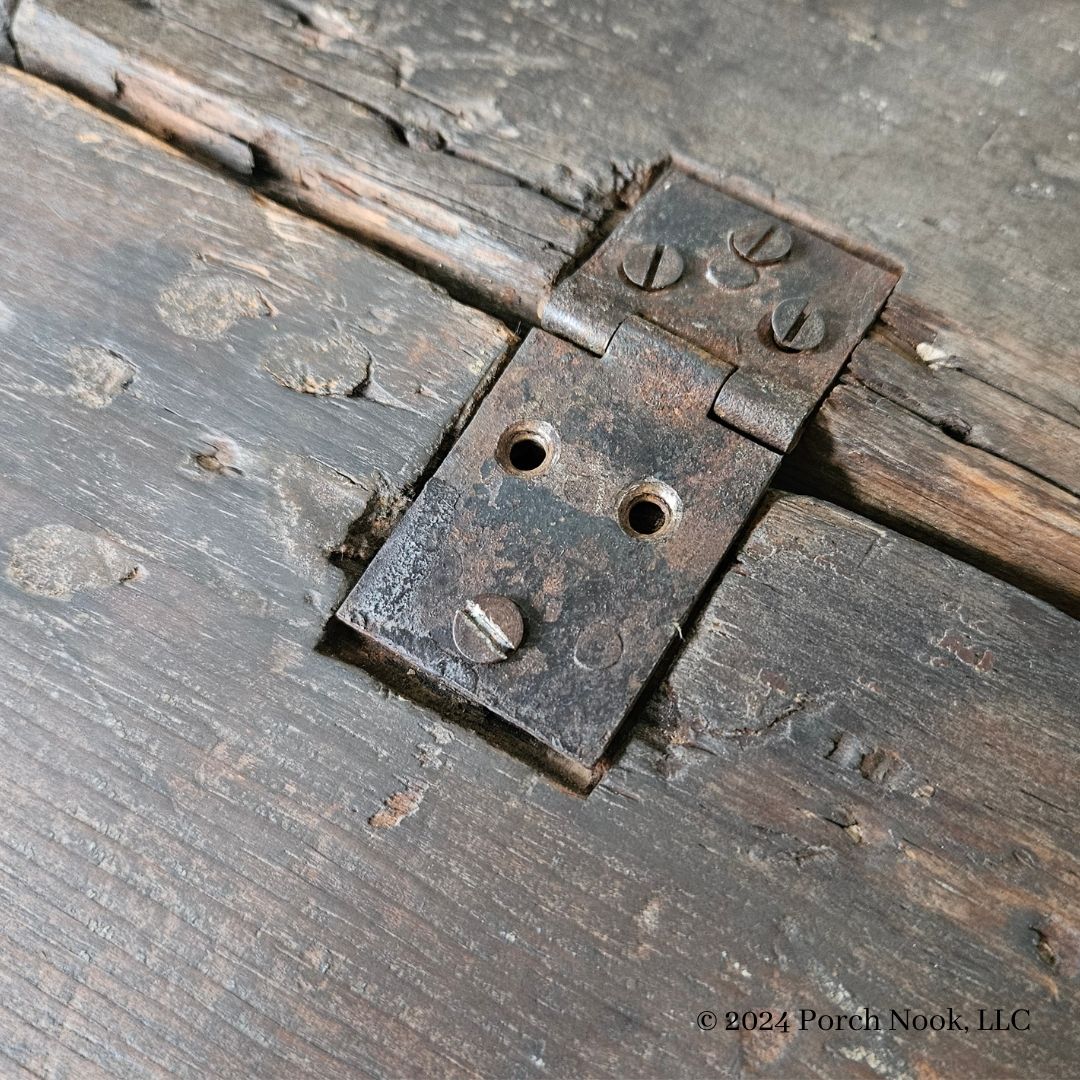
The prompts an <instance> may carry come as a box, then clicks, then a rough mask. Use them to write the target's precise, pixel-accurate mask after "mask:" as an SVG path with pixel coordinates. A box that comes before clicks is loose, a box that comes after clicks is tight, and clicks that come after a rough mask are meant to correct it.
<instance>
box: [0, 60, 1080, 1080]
mask: <svg viewBox="0 0 1080 1080" xmlns="http://www.w3.org/2000/svg"><path fill="white" fill-rule="evenodd" d="M0 105H2V107H0V125H2V131H0V135H2V140H3V143H4V145H5V146H6V147H9V148H13V151H12V152H13V154H14V157H13V158H12V159H10V160H9V159H8V157H6V156H5V157H0V184H2V189H3V191H4V192H5V195H4V199H3V200H0V220H2V222H3V229H4V235H5V246H4V253H3V256H2V258H0V299H2V302H3V306H2V307H0V316H2V319H0V395H2V399H3V408H0V454H2V457H3V460H4V461H5V467H4V469H3V470H2V474H3V475H2V476H0V505H2V506H3V507H4V513H3V514H2V515H0V742H2V752H0V799H2V802H3V808H4V809H3V813H2V814H0V910H3V912H4V917H3V918H2V919H0V1062H3V1065H2V1068H3V1069H4V1070H5V1071H10V1072H16V1073H17V1072H19V1071H20V1070H22V1071H25V1072H27V1073H29V1074H31V1075H38V1076H47V1077H70V1078H72V1080H74V1078H78V1080H82V1078H84V1077H94V1076H110V1077H165V1076H178V1077H203V1076H215V1077H222V1078H226V1080H227V1078H231V1077H238V1078H239V1077H249V1076H259V1077H265V1078H268V1080H274V1078H278V1077H280V1078H282V1080H284V1078H289V1080H294V1078H297V1077H353V1076H367V1075H372V1076H416V1075H424V1076H448V1077H449V1076H461V1075H465V1076H492V1077H506V1076H511V1077H534V1076H549V1077H560V1078H561V1077H571V1076H580V1075H588V1076H597V1077H604V1076H618V1077H643V1078H644V1077H657V1076H664V1077H669V1076H670V1077H683V1076H685V1077H699V1076H706V1075H709V1076H712V1075H715V1076H727V1075H736V1074H756V1075H764V1076H777V1077H783V1076H790V1075H792V1073H793V1072H797V1073H798V1074H799V1075H805V1076H811V1077H822V1078H825V1077H829V1078H832V1077H837V1076H851V1077H865V1076H878V1077H887V1078H894V1080H900V1078H901V1077H906V1076H910V1075H915V1076H929V1075H933V1074H938V1075H964V1074H967V1075H978V1076H995V1077H999V1076H1017V1077H1020V1076H1023V1077H1029V1076H1038V1077H1043V1078H1052V1077H1059V1076H1060V1077H1066V1076H1070V1075H1071V1074H1072V1072H1073V1071H1074V1063H1075V1060H1076V1057H1077V1054H1078V1053H1080V1031H1078V1021H1077V1017H1078V1015H1080V1014H1078V1012H1077V1009H1076V985H1077V981H1078V979H1080V945H1078V942H1080V911H1078V904H1077V900H1076V897H1077V895H1078V891H1077V888H1076V884H1077V872H1078V866H1077V854H1076V852H1077V845H1076V829H1077V821H1076V810H1075V805H1074V804H1075V799H1074V798H1073V789H1074V787H1075V778H1076V775H1077V768H1078V755H1080V739H1078V728H1077V721H1078V718H1077V714H1076V671H1077V663H1078V660H1080V624H1078V623H1077V622H1076V621H1074V620H1072V619H1070V618H1068V617H1066V616H1065V615H1063V614H1061V613H1060V612H1057V611H1055V610H1053V609H1052V608H1050V607H1048V606H1046V605H1045V604H1043V603H1041V602H1039V601H1038V600H1036V599H1033V598H1031V597H1029V596H1025V595H1023V594H1022V593H1020V592H1018V591H1016V590H1015V589H1012V588H1010V587H1008V586H1006V585H1003V584H1002V583H1000V582H998V581H995V580H993V579H992V578H990V577H988V576H986V575H985V574H983V573H981V572H979V571H977V570H975V569H973V568H971V567H966V566H963V565H961V564H959V563H958V562H957V561H956V560H954V559H952V558H950V557H948V556H946V555H944V554H941V553H939V552H935V551H932V550H930V549H928V548H927V547H925V546H923V545H921V544H919V543H916V542H914V541H911V540H908V539H905V538H903V537H900V536H898V535H896V534H894V533H891V532H889V531H888V530H887V529H885V528H882V527H879V526H875V525H872V524H869V523H867V522H866V521H864V520H862V519H860V518H858V517H856V516H855V515H853V514H851V513H848V512H846V511H842V510H839V509H836V508H832V507H829V506H827V505H825V504H822V503H820V502H817V501H815V500H812V499H806V498H798V497H791V496H786V497H781V498H779V499H777V500H776V501H775V502H774V503H773V504H772V505H771V506H770V507H769V508H768V509H767V511H766V512H765V513H764V515H763V516H762V517H761V518H760V520H759V521H758V523H757V524H756V526H755V528H754V529H753V530H752V532H751V533H750V534H749V536H748V537H747V539H746V541H745V543H744V544H743V546H742V549H741V553H740V555H739V556H738V559H737V560H736V562H735V563H734V564H733V565H732V566H731V567H730V568H729V569H728V571H727V573H726V574H725V575H724V576H723V579H722V581H721V583H720V585H719V586H718V588H717V591H716V593H715V595H714V596H713V597H712V598H711V600H710V602H709V604H708V605H707V607H706V609H705V611H704V613H703V616H702V618H701V621H700V624H699V625H698V627H697V628H696V630H695V632H694V633H692V634H689V633H688V638H689V640H688V642H687V647H686V650H685V652H684V654H683V655H682V656H681V657H680V659H679V661H678V663H677V664H676V666H675V667H674V669H673V670H672V671H671V672H670V674H669V676H668V679H667V681H666V685H665V686H664V687H663V688H662V691H661V694H660V696H659V697H658V698H657V700H656V701H655V702H654V703H653V705H652V708H651V712H650V716H649V717H648V722H647V723H644V724H643V725H642V727H641V728H640V730H639V731H638V733H637V735H638V737H636V738H634V739H632V740H631V741H630V743H629V745H628V746H627V748H626V751H625V753H624V754H623V756H622V758H621V760H620V761H619V762H618V763H617V765H616V766H615V767H614V768H613V769H612V770H611V771H610V772H609V773H608V774H607V776H606V777H605V778H604V780H603V781H602V782H601V784H600V785H599V786H598V787H597V788H596V789H595V790H594V791H593V793H592V794H591V795H590V796H589V797H588V798H587V799H580V798H575V797H572V796H570V795H569V794H567V793H566V792H565V791H563V790H561V789H559V788H557V787H555V786H553V785H552V784H550V783H548V782H547V781H545V780H543V779H542V778H541V777H540V776H539V775H538V774H537V773H536V772H534V771H533V770H532V769H531V768H530V767H529V766H528V765H526V764H524V763H523V762H521V761H519V760H517V759H515V758H513V757H510V756H508V755H507V754H505V753H504V752H503V751H501V750H499V749H498V748H497V747H495V746H493V745H492V744H491V743H489V742H487V741H484V740H483V739H481V738H480V737H479V736H478V735H476V734H475V733H473V732H471V731H469V730H467V729H464V728H462V727H459V726H456V725H453V724H451V723H447V722H445V721H444V720H442V719H440V717H439V716H437V715H436V714H434V713H432V712H430V711H428V710H425V709H422V708H420V707H419V706H417V705H415V704H412V703H410V702H409V701H406V700H404V699H402V698H399V697H397V696H396V695H393V694H391V693H388V692H387V691H386V690H385V688H384V687H383V686H382V685H381V684H380V683H378V682H377V681H376V680H375V679H374V678H372V677H371V676H369V675H367V674H365V673H364V672H363V671H361V670H358V669H356V668H354V667H352V666H350V665H348V664H346V663H344V662H342V661H341V660H339V659H336V658H335V657H334V656H332V655H330V654H328V653H327V652H326V651H325V650H322V651H320V649H318V648H317V647H316V646H317V643H318V642H319V640H320V638H321V636H322V633H323V628H324V626H325V622H326V618H327V613H328V610H329V609H330V607H331V606H332V604H333V599H334V597H335V596H336V595H339V594H340V591H341V588H342V586H343V585H344V577H345V575H344V574H343V573H342V571H341V570H340V569H338V568H336V567H335V566H334V565H332V564H331V563H330V562H328V561H327V553H328V552H332V549H333V548H334V547H335V546H336V545H337V544H338V542H339V540H340V538H341V537H342V535H343V533H344V531H345V529H346V527H347V526H348V523H349V522H350V521H352V520H353V518H354V517H356V515H358V514H360V515H361V523H360V527H359V528H358V529H357V530H355V531H354V532H353V533H352V537H351V539H352V543H353V545H354V548H355V552H356V554H357V556H358V557H362V556H363V548H364V544H365V542H368V541H374V540H377V535H378V532H379V531H380V527H381V526H380V524H379V519H380V515H387V514H391V513H392V508H393V504H394V502H395V501H396V500H398V499H399V498H400V497H401V495H402V493H404V492H407V490H408V487H409V485H410V484H412V483H414V482H415V480H416V477H417V476H418V475H420V474H421V473H422V471H423V468H424V466H425V464H426V461H427V459H428V457H429V456H430V455H431V454H432V453H434V452H436V450H437V448H438V446H439V444H440V443H441V442H442V440H443V438H444V436H445V433H446V432H447V431H448V430H452V428H453V426H454V424H455V423H457V422H458V418H459V417H460V415H461V412H462V409H465V408H467V407H468V406H467V400H468V397H469V395H470V394H471V392H472V389H473V388H474V386H475V385H476V382H477V380H478V379H480V378H481V372H482V371H484V370H486V369H489V368H490V367H491V366H492V365H497V364H498V363H499V362H500V360H501V358H502V357H503V356H504V355H505V352H506V349H507V348H508V346H509V344H510V338H509V336H508V335H507V334H506V332H505V330H504V329H502V328H501V326H500V325H499V324H497V323H495V322H494V321H493V320H491V319H489V318H488V317H486V316H483V315H480V314H478V313H476V312H472V311H468V310H466V309H463V308H461V307H460V306H459V305H457V304H455V303H454V302H453V301H451V300H449V299H448V298H447V297H446V296H445V294H443V293H441V292H440V291H439V290H437V289H435V288H433V287H431V286H429V285H427V284H425V283H423V282H421V281H419V280H417V279H415V278H412V277H411V276H410V275H409V274H408V273H406V272H404V271H402V270H401V269H399V268H396V267H394V266H393V265H391V264H389V263H387V262H385V261H384V260H382V259H380V258H379V257H378V256H375V255H372V254H371V253H369V252H366V251H364V250H363V249H361V248H359V247H357V246H356V245H354V244H351V243H349V242H348V241H346V240H345V239H343V238H341V237H338V236H336V235H334V234H332V233H330V232H328V231H327V230H325V229H324V228H322V227H320V226H318V225H316V224H314V223H311V222H308V221H304V220H300V219H298V218H296V217H294V216H293V215H291V214H289V213H287V212H285V211H282V210H281V209H280V208H277V207H274V206H268V205H267V204H265V203H261V202H259V201H256V200H253V199H252V198H251V196H250V195H249V194H248V193H247V192H244V191H243V190H241V189H239V188H237V187H236V186H234V185H231V184H229V183H228V182H227V181H226V180H224V179H223V178H222V177H220V176H216V175H214V174H212V173H210V172H208V171H206V170H204V169H202V168H200V167H198V166H196V165H195V164H193V163H191V162H189V161H187V160H185V159H183V158H181V157H179V156H177V155H175V154H171V153H169V152H167V151H166V150H165V149H164V148H163V147H162V146H161V145H160V144H157V143H155V142H154V141H152V140H150V139H148V138H145V137H141V136H139V135H137V134H136V133H134V132H132V131H131V130H130V129H126V128H124V127H122V126H120V125H118V124H116V123H114V122H112V121H110V120H107V119H105V118H103V117H101V116H100V114H96V113H94V112H93V111H92V110H89V109H86V108H85V107H82V106H79V105H77V104H75V103H73V102H72V101H71V99H69V98H68V97H66V95H64V94H62V93H59V92H58V91H55V90H50V89H47V88H44V87H42V86H41V85H40V84H38V83H36V82H35V81H34V80H30V79H27V78H25V77H20V76H16V75H11V74H5V75H3V76H2V77H0ZM28 130H32V131H33V132H34V138H33V139H32V140H30V139H26V138H14V137H13V135H14V133H16V132H18V133H25V132H26V131H28ZM193 276H194V280H192V278H193ZM222 278H224V281H223V280H221V279H222ZM208 282H212V283H213V284H207V283H208ZM178 283H182V284H178ZM223 322H224V323H225V324H226V325H222V323H223ZM346 331H348V333H349V334H350V337H349V338H348V343H349V344H350V348H348V349H344V350H343V349H342V347H341V346H342V341H341V339H339V338H335V337H334V336H335V335H340V334H343V333H345V332H346ZM327 336H329V337H331V338H334V340H335V342H336V344H335V345H334V347H333V348H330V347H328V348H326V349H322V348H319V347H316V345H317V343H320V342H325V341H326V339H327ZM283 339H284V340H286V341H287V346H288V347H286V348H282V349H277V348H274V344H275V342H278V341H280V340H283ZM355 339H359V340H360V342H361V343H362V344H363V346H364V349H365V350H367V352H369V353H370V354H371V355H372V357H373V359H374V366H373V367H372V368H369V365H368V363H367V361H366V359H364V360H363V364H362V365H361V367H362V372H361V375H360V376H359V378H358V381H357V383H356V384H353V383H352V382H351V380H352V379H353V378H356V377H357V376H356V370H357V368H356V367H355V366H354V362H355V360H356V353H355V351H354V350H353V348H352V346H353V345H355ZM360 356H361V357H362V358H363V357H364V356H366V353H364V352H361V353H360ZM328 358H329V359H328ZM331 360H332V361H333V362H330V361H331ZM301 361H302V363H301ZM297 363H300V366H299V367H297V366H296V364H297ZM417 385H422V386H425V387H428V388H429V390H431V391H432V393H431V394H428V393H414V394H412V395H411V396H410V390H415V388H416V386H417ZM349 387H351V389H352V391H353V392H352V393H350V394H346V395H343V394H341V393H340V389H341V388H349ZM313 390H321V391H323V392H320V393H313V392H312V391H313ZM417 399H419V400H417ZM403 401H406V402H409V403H410V405H411V406H412V407H411V408H409V409H402V408H400V407H399V406H400V404H401V403H402V402H403ZM906 415H910V414H906ZM920 422H922V421H920ZM943 437H944V436H943ZM972 452H973V453H974V452H975V451H974V450H972ZM979 453H984V452H983V451H979ZM379 477H384V478H385V480H379V479H378V478H379ZM352 478H356V479H357V480H359V481H360V482H359V483H354V481H353V479H352ZM380 491H381V492H382V493H383V494H382V495H379V494H377V492H380ZM372 506H374V507H375V510H378V511H379V513H375V512H374V511H371V508H372ZM369 511H370V512H369ZM365 514H367V516H366V517H365V516H364V515H365ZM373 519H374V520H373ZM372 531H373V532H374V534H375V535H374V536H372V535H371V533H372ZM862 1004H866V1005H869V1006H870V1007H871V1008H876V1009H881V1010H886V1011H887V1010H888V1009H890V1008H893V1007H896V1008H900V1009H903V1008H905V1007H910V1008H912V1009H931V1008H933V1009H944V1008H947V1007H948V1006H950V1005H952V1006H953V1007H955V1008H958V1009H960V1010H961V1011H962V1012H964V1011H967V1012H970V1011H971V1010H972V1009H973V1008H976V1007H978V1006H980V1005H985V1006H987V1007H991V1008H992V1007H997V1006H998V1005H1000V1006H1002V1007H1004V1008H1009V1009H1011V1008H1017V1007H1021V1008H1030V1009H1031V1010H1032V1021H1033V1030H1032V1032H1031V1033H1030V1034H1028V1035H1022V1034H1020V1033H1009V1034H1007V1035H999V1036H989V1035H987V1036H985V1037H980V1036H977V1035H975V1034H973V1033H970V1032H969V1033H966V1034H964V1033H961V1034H953V1035H949V1036H945V1035H940V1036H936V1037H933V1038H930V1037H927V1036H925V1035H919V1036H914V1035H909V1036H907V1037H904V1036H901V1035H896V1034H895V1033H894V1034H888V1033H886V1034H882V1035H880V1036H878V1035H874V1036H863V1035H860V1034H858V1033H842V1034H837V1033H833V1034H823V1033H820V1032H817V1031H807V1032H802V1033H793V1034H791V1035H789V1036H788V1037H787V1038H784V1037H777V1038H775V1039H770V1038H766V1037H765V1036H764V1035H763V1034H757V1035H747V1036H738V1035H733V1034H731V1033H727V1032H724V1031H720V1030H718V1031H714V1032H711V1033H706V1032H702V1031H699V1030H698V1029H697V1028H696V1026H695V1023H694V1018H695V1016H696V1015H697V1014H698V1013H699V1012H701V1011H702V1010H704V1009H710V1008H712V1009H716V1010H717V1011H719V1012H722V1011H724V1010H725V1009H727V1008H738V1009H741V1008H751V1007H752V1008H789V1009H797V1008H814V1009H816V1010H818V1011H819V1012H825V1011H836V1010H846V1009H848V1008H853V1007H855V1006H858V1005H862Z"/></svg>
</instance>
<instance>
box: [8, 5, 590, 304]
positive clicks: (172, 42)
mask: <svg viewBox="0 0 1080 1080" xmlns="http://www.w3.org/2000/svg"><path fill="white" fill-rule="evenodd" d="M308 10H311V11H323V10H324V9H323V8H322V7H321V6H319V5H310V4H302V5H299V6H296V5H293V6H291V7H290V6H289V5H284V6H283V5H279V4H276V3H270V4H261V5H258V6H257V7H255V8H244V7H232V8H231V16H232V17H238V18H240V19H242V20H245V19H246V15H248V14H252V13H254V14H256V16H257V17H258V19H259V21H260V22H265V23H266V25H265V28H264V29H265V31H266V32H267V33H268V34H269V35H270V38H271V39H273V37H274V34H275V32H276V31H277V30H278V29H280V27H279V25H278V22H277V20H280V19H282V18H284V19H285V21H286V22H288V23H291V22H292V21H293V20H294V19H297V18H301V14H300V13H302V12H303V11H308ZM223 13H225V14H228V12H227V11H226V12H223ZM69 15H70V16H71V17H70V18H69V17H68V16H69ZM199 16H200V11H198V10H195V9H193V10H191V11H190V12H189V11H184V10H183V9H180V10H176V9H173V8H172V7H171V6H170V5H161V4H157V3H154V4H138V3H128V2H127V0H115V2H114V0H106V2H105V3H103V4H101V5H100V6H98V7H96V9H95V10H93V11H91V10H89V9H88V8H85V7H83V6H81V5H76V7H75V9H73V10H72V11H70V12H58V11H54V10H52V9H49V8H47V7H40V6H37V5H35V4H28V5H26V6H25V7H22V8H21V9H20V11H19V13H18V26H19V29H18V31H17V34H18V36H19V39H20V40H19V56H20V61H21V62H22V63H23V64H24V65H25V66H26V68H27V69H28V70H30V71H33V72H36V73H38V74H41V75H45V76H47V77H48V78H50V79H53V80H55V81H57V82H59V83H61V84H62V85H64V86H68V87H71V88H73V89H76V90H78V91H79V92H80V93H82V94H85V95H88V96H90V97H92V98H93V99H94V100H96V101H98V102H100V103H102V104H104V105H105V106H107V107H108V108H110V109H111V110H114V111H117V112H120V113H122V114H124V115H126V116H128V117H130V118H131V119H133V120H135V121H136V122H137V123H139V124H140V125H142V126H144V127H146V128H147V129H148V130H150V131H152V132H154V133H155V134H157V135H160V136H162V137H163V138H166V139H167V140H169V141H170V142H174V143H176V144H178V145H182V146H184V147H186V148H188V149H190V150H193V151H195V152H197V153H199V154H201V155H203V156H205V157H209V158H212V159H214V160H216V161H218V162H220V163H221V164H223V165H224V166H226V167H228V168H230V169H232V170H234V171H236V172H238V173H240V174H241V175H243V176H245V177H246V178H248V179H249V180H251V181H252V182H253V183H254V184H255V185H256V186H257V187H259V188H260V189H261V190H263V191H265V192H267V193H268V194H271V195H273V196H276V197H279V198H281V199H283V200H285V201H286V202H289V203H291V204H294V205H296V206H298V207H301V208H302V209H304V210H305V211H307V212H309V213H311V214H314V215H315V216H317V217H320V218H322V219H324V220H326V221H329V222H331V223H332V224H334V225H337V226H339V227H341V228H343V229H345V230H347V231H350V232H352V233H354V234H356V235H359V236H361V237H363V238H364V239H365V240H367V241H369V242H371V243H374V244H376V245H378V246H381V247H385V248H388V249H390V250H392V251H393V252H394V253H395V255H397V256H398V257H399V258H402V259H404V260H405V261H407V262H411V263H420V264H422V265H424V266H425V267H426V268H428V273H429V276H434V277H436V278H437V279H438V280H440V281H442V282H444V283H446V284H449V285H451V286H453V287H454V288H455V289H456V290H458V291H464V292H466V293H467V294H470V295H471V294H474V293H478V294H480V295H481V296H482V297H483V298H484V301H485V303H486V304H487V305H488V306H489V307H494V308H496V309H497V310H498V311H499V312H504V313H509V314H511V315H516V316H518V317H525V318H531V319H535V318H536V314H537V308H538V304H539V303H540V298H541V297H542V296H544V295H546V291H547V288H548V286H549V285H550V283H551V281H552V280H553V278H554V277H555V275H556V273H557V272H558V271H559V270H560V269H561V267H562V266H563V265H564V264H565V263H566V262H567V260H568V259H569V258H570V257H571V256H572V255H573V253H574V252H576V251H577V249H578V248H579V247H580V245H581V244H582V243H583V241H584V240H585V237H586V235H587V231H588V228H589V222H588V220H586V219H584V218H583V217H582V216H581V215H580V214H579V213H577V212H575V211H574V210H571V209H568V208H566V207H563V206H561V205H559V204H558V203H556V202H555V201H553V200H552V199H549V198H546V197H545V196H544V195H542V194H539V193H537V192H535V191H532V190H529V189H528V188H527V187H526V186H523V185H522V184H521V183H519V182H518V181H517V180H516V179H515V178H513V177H512V176H508V175H506V174H505V173H504V172H502V171H500V170H494V169H491V168H487V167H485V166H483V165H478V164H476V163H474V162H471V161H469V160H467V158H465V157H461V156H459V155H456V154H454V153H451V152H446V151H445V148H444V147H442V146H441V144H440V142H439V140H437V139H434V136H432V138H431V139H429V138H428V137H427V136H426V135H425V133H424V132H422V131H418V130H417V129H416V128H415V127H414V126H413V125H412V123H411V121H410V120H409V118H408V117H402V118H398V117H397V116H395V115H392V114H391V113H388V112H385V111H383V110H381V109H372V108H369V107H367V106H365V105H364V104H363V97H362V95H361V96H359V97H358V96H356V95H355V94H353V93H351V92H349V91H347V90H342V89H340V88H337V87H334V86H332V85H329V86H328V85H325V84H323V83H322V82H321V80H320V79H319V78H317V77H312V76H311V75H308V74H305V73H304V71H303V70H302V68H301V69H298V70H296V71H293V70H291V66H290V62H289V61H287V60H284V59H281V60H280V62H279V60H276V59H269V58H267V57H266V56H265V55H264V54H260V52H259V51H258V49H252V48H250V47H249V46H248V45H247V44H246V43H244V42H240V43H238V44H237V45H230V44H229V43H228V42H227V41H226V37H227V32H226V34H225V36H224V37H223V36H221V30H222V29H223V28H220V27H214V26H202V27H200V26H199V25H198V22H199ZM268 16H269V17H270V20H271V21H269V22H266V20H267V17H268ZM322 17H323V18H326V19H328V20H330V23H331V24H333V25H336V24H334V23H333V17H332V16H331V15H329V14H324V16H322ZM305 18H306V17H305ZM311 18H312V19H314V20H315V22H316V23H318V22H319V18H320V16H318V15H312V16H311ZM307 25H308V23H307V22H305V26H307ZM309 29H311V30H312V33H313V34H315V36H316V37H317V38H318V37H319V36H320V34H321V31H319V30H315V29H312V28H311V27H309ZM306 32H307V31H305V33H306ZM346 44H348V42H346ZM354 47H359V46H354ZM219 54H222V55H221V56H220V57H219Z"/></svg>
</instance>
